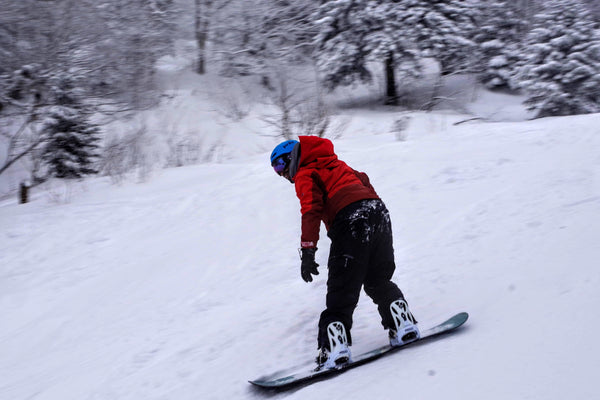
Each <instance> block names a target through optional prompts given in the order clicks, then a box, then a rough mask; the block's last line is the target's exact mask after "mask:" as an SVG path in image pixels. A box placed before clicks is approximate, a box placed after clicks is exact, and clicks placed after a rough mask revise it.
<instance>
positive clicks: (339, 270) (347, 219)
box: [318, 203, 370, 348]
mask: <svg viewBox="0 0 600 400" xmlns="http://www.w3.org/2000/svg"><path fill="white" fill-rule="evenodd" d="M355 211H360V203H359V204H352V205H350V206H348V207H347V208H345V209H344V210H343V211H342V212H340V215H338V216H337V217H336V219H335V221H334V223H333V224H332V226H331V227H330V229H329V232H328V236H329V237H330V238H331V249H330V251H329V260H328V269H329V271H328V278H327V297H326V309H325V310H324V311H323V312H322V313H321V317H320V319H319V335H318V346H319V347H326V348H329V343H328V338H327V326H328V325H329V324H330V323H331V322H335V321H340V322H342V323H343V324H344V327H345V328H346V333H347V335H348V341H349V343H350V344H351V343H352V336H351V329H352V315H353V313H354V309H355V308H356V305H357V304H358V299H359V297H360V291H361V288H362V285H363V282H364V279H365V275H366V273H367V266H368V254H369V245H370V244H369V241H367V240H365V237H366V235H367V233H368V227H369V225H368V218H367V216H366V215H364V213H360V212H355Z"/></svg>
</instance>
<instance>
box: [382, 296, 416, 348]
mask: <svg viewBox="0 0 600 400" xmlns="http://www.w3.org/2000/svg"><path fill="white" fill-rule="evenodd" d="M390 311H391V313H392V318H393V319H394V325H395V326H396V329H395V330H394V329H390V330H389V336H390V346H392V347H397V346H402V345H404V344H407V343H410V342H414V341H415V340H418V339H419V338H420V337H421V333H420V332H419V328H418V326H417V320H416V319H415V317H414V316H413V315H412V313H411V312H410V310H409V308H408V304H407V303H406V301H405V300H403V299H400V300H396V301H393V302H392V304H390Z"/></svg>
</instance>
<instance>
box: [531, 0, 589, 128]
mask: <svg viewBox="0 0 600 400" xmlns="http://www.w3.org/2000/svg"><path fill="white" fill-rule="evenodd" d="M523 54H524V55H525V59H524V60H523V67H522V68H521V71H520V75H519V83H520V86H521V87H522V88H523V89H524V90H525V92H526V94H527V100H526V101H525V104H526V105H528V106H529V109H530V110H532V111H535V112H536V116H537V117H546V116H560V115H573V114H585V113H594V112H599V111H600V35H599V33H598V31H597V30H595V29H594V22H593V19H592V18H591V17H590V13H589V12H588V10H587V8H586V7H585V6H584V5H583V4H582V3H581V2H580V1H578V0H554V1H553V2H551V3H547V4H546V5H545V7H544V11H543V12H541V13H539V14H537V15H536V16H535V20H534V28H533V29H532V30H531V32H530V34H529V35H528V37H527V39H526V45H525V52H524V53H523Z"/></svg>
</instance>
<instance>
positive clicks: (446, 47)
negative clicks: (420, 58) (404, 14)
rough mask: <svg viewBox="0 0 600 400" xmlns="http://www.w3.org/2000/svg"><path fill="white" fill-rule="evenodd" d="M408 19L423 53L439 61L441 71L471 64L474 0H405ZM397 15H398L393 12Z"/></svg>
mask: <svg viewBox="0 0 600 400" xmlns="http://www.w3.org/2000/svg"><path fill="white" fill-rule="evenodd" d="M404 3H406V7H407V8H408V12H409V16H408V18H407V19H406V21H405V23H409V24H410V26H411V27H412V30H413V32H414V36H415V38H416V43H417V45H418V46H419V49H421V50H422V51H423V52H424V54H425V55H426V56H428V57H433V58H435V59H436V60H437V61H438V62H439V63H440V68H441V73H442V75H448V74H451V73H456V72H465V71H467V70H469V69H470V68H471V64H472V63H473V60H472V56H473V52H474V49H475V43H474V42H473V41H472V40H470V39H468V38H470V37H472V35H473V33H474V32H475V29H476V17H477V13H478V7H477V1H469V0H406V1H404ZM395 17H396V18H398V17H399V16H398V15H397V14H396V15H395Z"/></svg>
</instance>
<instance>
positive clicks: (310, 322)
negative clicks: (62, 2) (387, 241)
mask: <svg viewBox="0 0 600 400" xmlns="http://www.w3.org/2000/svg"><path fill="white" fill-rule="evenodd" d="M464 118H465V117H464V116H454V115H450V114H440V113H438V114H436V113H433V114H413V115H411V122H410V124H409V126H408V128H407V131H406V132H405V134H406V140H405V141H397V140H396V135H395V134H394V133H392V132H390V133H379V134H375V132H373V133H371V131H368V132H366V133H365V134H363V135H360V134H350V135H348V136H343V137H342V138H340V139H338V140H336V141H335V145H336V150H337V152H338V154H339V155H340V157H341V158H342V159H344V160H345V161H347V162H348V163H350V164H351V165H352V166H353V167H355V168H356V169H359V170H363V171H366V172H367V173H368V174H369V175H370V177H371V180H372V182H373V183H374V185H375V188H376V189H377V191H378V193H379V194H380V196H381V197H382V198H383V199H384V200H385V201H386V203H387V205H388V208H389V209H390V211H391V215H392V221H393V226H394V236H395V248H396V261H397V266H398V268H397V271H396V274H395V276H394V280H395V281H396V282H397V283H398V284H399V286H400V287H401V288H402V290H403V291H404V292H405V294H406V296H407V298H408V300H409V301H410V304H411V306H412V309H413V311H414V313H415V315H416V317H417V318H418V319H419V320H420V322H421V324H422V326H423V327H427V326H429V325H433V324H435V323H438V322H441V321H442V320H444V319H445V318H446V317H448V316H450V315H451V314H453V313H455V312H458V311H468V312H469V313H470V315H471V318H470V320H469V321H468V322H467V325H466V326H465V327H464V328H463V329H462V330H461V331H460V332H458V333H457V334H455V335H452V336H449V337H447V338H445V339H443V340H439V341H435V342H432V343H430V344H427V345H424V346H416V347H414V348H409V349H406V350H403V351H402V352H399V353H397V354H394V355H392V356H390V357H386V358H384V359H381V360H378V361H376V362H374V363H371V364H369V365H366V366H363V367H360V368H357V369H354V370H352V371H349V372H347V373H345V374H342V375H340V376H338V377H336V378H333V379H330V380H326V381H323V382H319V383H316V384H314V385H312V386H309V387H305V388H302V389H300V390H298V391H292V392H285V393H281V394H277V395H275V397H277V398H289V399H308V398H310V399H357V400H358V399H365V398H371V399H387V398H402V399H441V398H444V399H461V400H462V399H482V398H485V399H502V400H506V399H540V400H542V399H543V400H547V399H562V398H567V397H568V398H577V399H591V398H594V397H595V396H596V395H597V388H596V387H595V384H594V379H595V377H596V376H597V374H598V371H600V349H599V347H598V346H597V341H596V332H597V331H598V330H599V328H600V324H599V323H598V321H597V307H598V306H599V305H600V292H599V291H598V286H599V285H600V269H599V268H598V265H599V260H600V246H598V242H599V239H600V128H599V127H600V115H588V116H579V117H566V118H551V119H545V120H536V121H530V122H504V123H489V122H487V123H486V122H481V121H480V122H477V121H475V122H470V123H464V124H460V125H453V123H454V122H457V121H459V120H463V119H464ZM354 121H355V122H356V123H358V124H362V126H365V127H371V128H374V127H375V128H376V127H379V131H380V132H386V130H387V128H389V126H390V121H387V120H386V121H384V119H382V116H381V115H380V114H378V113H375V112H369V113H367V112H365V113H357V114H356V115H355V116H354ZM376 130H377V129H373V131H376ZM275 143H276V142H273V144H275ZM268 153H269V151H268V150H265V151H259V152H258V154H256V155H247V154H246V155H244V156H242V157H239V158H237V159H232V160H229V161H225V162H221V163H208V164H204V165H199V166H192V167H183V168H177V169H169V170H164V171H162V172H160V173H156V174H155V175H154V176H153V178H152V179H150V180H149V181H147V182H145V183H135V182H126V183H124V184H122V185H121V186H115V185H111V184H110V183H109V182H108V180H107V179H105V178H99V179H93V180H89V181H87V182H86V183H85V184H84V186H78V185H75V186H72V187H67V186H61V185H57V186H55V187H54V188H53V189H52V190H50V191H48V192H43V193H37V194H36V196H35V197H34V201H33V202H31V203H30V204H27V205H16V204H15V203H16V200H12V199H11V200H8V201H4V203H2V205H1V206H0V237H1V239H2V240H1V241H0V315H1V321H2V322H1V323H0V377H1V379H0V398H1V399H6V400H21V399H23V400H24V399H36V400H64V399H77V400H83V399H94V400H109V399H110V400H113V399H123V400H126V399H127V400H128V399H131V400H139V399H146V400H150V399H177V400H186V399H190V400H192V399H193V400H198V399H247V398H262V397H264V396H265V395H264V393H262V392H258V391H256V390H254V389H252V388H251V386H250V385H249V384H248V383H247V380H248V379H252V378H256V377H258V376H260V375H263V374H265V373H268V372H273V371H275V370H278V369H282V368H284V367H288V366H291V365H294V364H298V363H301V362H304V361H307V360H310V359H312V358H313V357H314V355H315V353H316V348H315V347H316V346H315V335H316V323H317V319H318V315H319V313H320V311H321V309H322V307H323V305H324V296H325V290H326V285H325V275H326V266H325V265H326V259H327V253H328V250H327V248H328V240H327V238H326V237H325V235H324V232H323V235H322V236H323V239H322V240H321V242H320V245H319V248H320V250H319V251H318V253H317V261H318V262H319V263H320V264H321V268H320V270H321V275H320V276H319V277H317V279H316V281H315V282H313V283H312V284H306V283H304V282H303V281H302V280H301V278H300V273H299V260H298V253H297V249H296V248H297V247H298V243H299V207H298V202H297V199H296V198H295V195H294V191H293V187H292V186H291V185H290V184H289V183H287V182H286V181H284V180H282V179H281V178H279V177H278V176H276V175H275V174H274V173H273V171H272V170H271V168H270V166H269V165H268ZM353 337H354V341H355V345H354V346H353V351H354V352H355V353H359V352H361V351H363V350H367V349H369V348H371V347H373V346H376V345H381V344H384V343H385V342H386V340H387V337H386V334H385V332H384V331H383V330H382V329H381V327H380V325H379V318H378V315H377V313H376V310H375V307H374V305H373V304H372V303H371V301H370V300H369V299H368V298H367V297H366V296H364V294H363V297H362V298H361V302H360V303H359V307H358V309H357V310H356V313H355V327H354V329H353Z"/></svg>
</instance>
